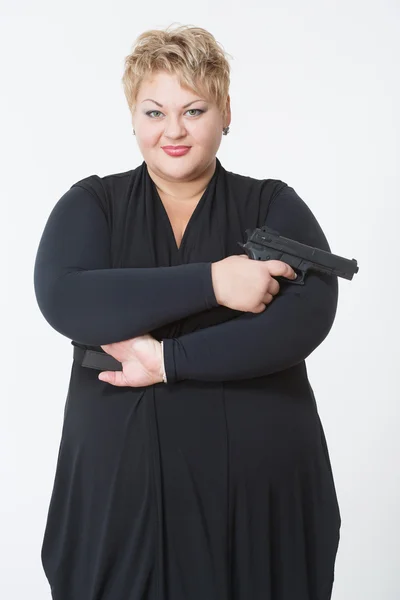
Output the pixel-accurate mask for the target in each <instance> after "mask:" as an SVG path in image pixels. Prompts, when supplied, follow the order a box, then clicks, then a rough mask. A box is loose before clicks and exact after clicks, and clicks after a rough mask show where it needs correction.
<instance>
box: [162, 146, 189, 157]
mask: <svg viewBox="0 0 400 600" xmlns="http://www.w3.org/2000/svg"><path fill="white" fill-rule="evenodd" d="M190 148H191V146H162V149H163V150H164V152H166V153H167V154H169V156H183V154H187V153H188V152H189V150H190Z"/></svg>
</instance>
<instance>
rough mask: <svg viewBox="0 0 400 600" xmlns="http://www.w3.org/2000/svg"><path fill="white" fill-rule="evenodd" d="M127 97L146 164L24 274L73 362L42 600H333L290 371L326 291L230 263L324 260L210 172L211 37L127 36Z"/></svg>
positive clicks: (225, 82)
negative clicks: (265, 236) (279, 251)
mask: <svg viewBox="0 0 400 600" xmlns="http://www.w3.org/2000/svg"><path fill="white" fill-rule="evenodd" d="M123 84H124V91H125V94H126V97H127V100H128V104H129V108H130V110H131V114H132V125H133V129H134V133H135V135H136V140H137V142H138V145H139V148H140V151H141V153H142V155H143V158H144V161H143V163H142V164H141V165H140V166H138V167H136V168H134V169H132V170H129V171H127V172H123V173H116V174H112V175H107V176H104V177H99V176H97V175H91V176H88V177H86V178H84V179H82V180H80V181H78V182H76V183H74V184H73V185H72V186H71V188H70V189H69V190H68V191H67V192H66V193H65V194H64V195H63V196H62V197H61V198H60V199H59V200H58V202H57V203H56V205H55V207H54V208H53V210H52V212H51V214H50V216H49V218H48V221H47V223H46V225H45V228H44V232H43V234H42V238H41V241H40V245H39V248H38V253H37V257H36V263H35V292H36V297H37V301H38V304H39V307H40V309H41V311H42V313H43V315H44V317H45V318H46V319H47V321H48V322H49V323H50V325H51V326H52V327H53V328H54V329H56V330H57V331H58V332H60V333H61V334H62V335H65V336H66V337H67V338H69V339H71V340H72V342H71V343H72V344H73V346H74V361H73V364H72V371H71V379H70V384H69V389H68V396H67V400H66V405H65V412H64V422H63V429H62V438H61V444H60V450H59V456H58V462H57V469H56V474H55V481H54V488H53V493H52V498H51V502H50V507H49V514H48V519H47V524H46V530H45V535H44V540H43V547H42V561H43V567H44V570H45V573H46V576H47V578H48V581H49V583H50V585H51V590H52V596H53V599H54V600H250V599H251V600H328V599H329V598H330V597H331V591H332V585H333V580H334V563H335V557H336V552H337V548H338V543H339V531H340V524H341V519H340V514H339V507H338V503H337V497H336V493H335V486H334V481H333V476H332V470H331V465H330V460H329V455H328V450H327V446H326V441H325V436H324V432H323V428H322V425H321V422H320V419H319V415H318V412H317V406H316V403H315V399H314V395H313V391H312V388H311V386H310V384H309V380H308V377H307V371H306V365H305V362H304V360H305V358H306V357H307V356H309V355H310V353H311V352H312V351H313V350H314V349H315V348H316V347H317V346H318V345H319V344H320V343H321V342H322V341H323V340H324V339H325V337H326V336H327V334H328V332H329V331H330V329H331V327H332V323H333V320H334V317H335V312H336V306H337V298H338V284H337V279H336V277H330V276H327V275H319V274H309V275H308V276H307V278H306V280H305V284H304V285H294V284H293V283H292V280H293V279H294V278H295V277H296V273H295V272H294V271H293V270H292V269H291V267H289V266H288V265H287V264H285V263H283V262H281V261H267V262H258V261H255V260H250V259H249V258H248V257H247V256H246V255H243V251H242V249H241V248H240V246H239V245H238V242H243V241H244V237H245V230H246V229H249V228H250V229H253V228H254V227H257V226H262V225H264V224H266V225H269V226H270V227H272V228H273V229H276V230H277V231H279V232H280V233H281V234H282V235H284V236H286V237H289V238H292V239H296V240H298V241H300V242H303V243H305V244H309V245H312V246H315V247H319V248H322V249H324V250H329V246H328V242H327V240H326V238H325V235H324V233H323V232H322V230H321V228H320V226H319V224H318V222H317V220H316V219H315V217H314V215H313V214H312V213H311V211H310V209H309V208H308V207H307V205H306V204H305V203H304V201H303V200H302V199H301V198H300V197H299V196H298V195H297V193H296V192H295V191H294V189H293V188H291V187H289V186H288V185H287V184H286V183H284V182H283V181H280V180H276V179H262V180H258V179H255V178H252V177H248V176H244V175H239V174H235V173H232V172H229V171H227V170H225V169H224V167H223V166H222V165H221V163H220V161H219V160H218V158H217V157H216V153H217V151H218V148H219V146H220V143H221V139H222V135H223V134H227V133H228V130H229V125H230V122H231V112H230V102H229V93H228V88H229V64H228V62H227V59H226V56H225V54H224V52H223V51H222V49H221V47H220V46H219V44H218V43H217V42H216V40H215V39H214V37H213V36H212V35H211V34H210V33H208V32H207V31H205V30H204V29H201V28H196V27H178V28H176V29H175V30H165V31H158V30H157V31H148V32H145V33H143V34H142V35H141V36H140V37H139V38H138V40H137V41H136V45H135V47H134V49H133V51H132V53H131V54H130V55H129V56H128V57H127V58H126V63H125V72H124V75H123ZM182 146H184V148H182ZM278 277H279V283H278V280H277V279H276V278H278Z"/></svg>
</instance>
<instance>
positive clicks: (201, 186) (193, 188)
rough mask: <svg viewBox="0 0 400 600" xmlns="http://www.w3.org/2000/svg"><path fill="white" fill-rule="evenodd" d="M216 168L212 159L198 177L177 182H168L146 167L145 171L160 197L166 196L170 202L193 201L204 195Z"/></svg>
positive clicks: (215, 163) (214, 160) (215, 162)
mask: <svg viewBox="0 0 400 600" xmlns="http://www.w3.org/2000/svg"><path fill="white" fill-rule="evenodd" d="M216 166H217V161H216V159H215V158H214V159H213V160H212V161H211V163H210V164H209V165H208V166H207V167H206V169H205V170H204V171H203V172H202V173H201V174H200V175H195V177H194V178H193V179H191V180H185V181H179V182H176V181H170V180H169V179H165V177H161V176H160V175H157V174H156V173H155V172H154V171H153V170H152V169H151V168H150V167H149V166H148V165H147V170H148V173H149V175H150V177H151V179H152V180H153V181H154V183H155V185H156V187H157V190H158V193H159V194H160V195H163V196H167V197H168V198H171V199H172V200H178V201H182V200H184V201H187V200H192V199H195V198H196V197H198V196H201V195H202V194H203V193H204V190H205V189H206V188H207V185H208V183H209V181H210V179H211V178H212V176H213V175H214V172H215V169H216Z"/></svg>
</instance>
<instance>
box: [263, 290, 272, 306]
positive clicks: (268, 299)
mask: <svg viewBox="0 0 400 600" xmlns="http://www.w3.org/2000/svg"><path fill="white" fill-rule="evenodd" d="M273 299H274V297H273V295H272V294H270V293H269V292H267V293H266V294H265V296H264V298H263V302H264V304H270V303H271V302H272V300H273Z"/></svg>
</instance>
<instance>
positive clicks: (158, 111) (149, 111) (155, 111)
mask: <svg viewBox="0 0 400 600" xmlns="http://www.w3.org/2000/svg"><path fill="white" fill-rule="evenodd" d="M151 113H159V114H160V115H162V112H161V111H160V110H148V111H147V113H146V115H148V116H149V117H150V115H151Z"/></svg>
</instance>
